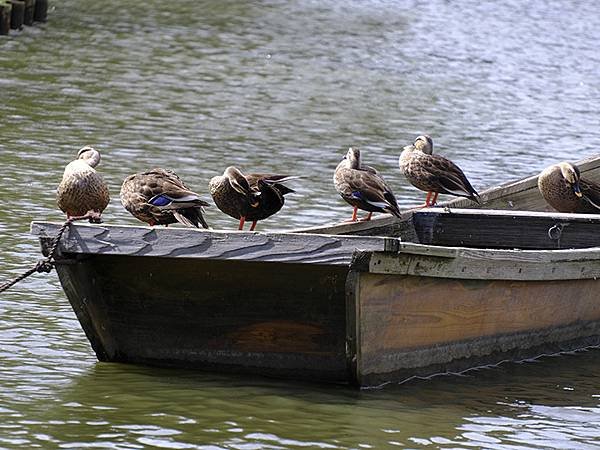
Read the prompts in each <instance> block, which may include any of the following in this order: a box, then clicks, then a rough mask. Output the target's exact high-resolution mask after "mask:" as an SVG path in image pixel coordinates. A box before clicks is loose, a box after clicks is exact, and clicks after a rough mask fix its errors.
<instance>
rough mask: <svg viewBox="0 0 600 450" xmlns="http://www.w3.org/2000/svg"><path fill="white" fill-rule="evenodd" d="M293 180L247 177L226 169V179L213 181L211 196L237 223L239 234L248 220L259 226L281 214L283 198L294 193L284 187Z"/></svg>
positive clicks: (219, 177) (214, 178)
mask: <svg viewBox="0 0 600 450" xmlns="http://www.w3.org/2000/svg"><path fill="white" fill-rule="evenodd" d="M292 178H297V177H291V176H288V175H273V174H261V173H251V174H248V175H244V174H243V173H242V172H241V171H240V170H239V169H237V168H236V167H233V166H230V167H228V168H227V169H225V172H223V175H220V176H216V177H213V178H212V179H211V180H210V181H209V183H208V187H209V189H210V195H212V198H213V200H214V202H215V204H216V205H217V208H219V209H220V210H221V211H223V212H224V213H225V214H227V215H229V216H231V217H233V218H234V219H238V220H239V221H240V222H239V226H238V230H243V229H244V223H245V222H246V220H248V221H252V226H251V227H250V231H254V229H255V228H256V223H257V222H258V221H259V220H264V219H266V218H267V217H270V216H272V215H273V214H275V213H276V212H278V211H279V210H280V209H281V208H282V207H283V204H284V203H285V199H284V195H286V194H289V193H291V192H294V190H293V189H290V188H288V187H287V186H285V185H284V184H283V183H284V182H286V181H287V180H290V179H292Z"/></svg>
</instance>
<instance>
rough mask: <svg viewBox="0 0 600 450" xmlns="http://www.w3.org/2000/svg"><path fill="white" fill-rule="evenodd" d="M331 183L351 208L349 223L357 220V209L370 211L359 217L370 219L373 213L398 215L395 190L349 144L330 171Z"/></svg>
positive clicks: (356, 149) (357, 150)
mask: <svg viewBox="0 0 600 450" xmlns="http://www.w3.org/2000/svg"><path fill="white" fill-rule="evenodd" d="M333 184H334V185H335V189H336V190H337V191H338V193H339V194H340V196H341V197H342V198H343V199H344V200H345V201H346V202H348V203H349V204H350V205H351V206H353V207H354V211H353V212H352V219H351V221H352V222H356V220H357V218H356V216H357V212H358V210H359V209H362V210H363V211H368V212H369V214H368V215H367V216H366V217H365V218H364V219H362V220H365V221H367V220H371V216H372V215H373V213H374V212H381V213H389V214H392V215H394V216H396V217H400V209H399V208H398V202H397V201H396V197H394V193H393V192H392V190H391V189H390V188H389V186H388V185H387V184H386V182H385V181H384V180H383V178H382V177H381V176H379V174H378V173H377V171H376V170H375V169H374V168H373V167H370V166H364V165H362V161H361V157H360V150H359V149H358V148H356V147H350V148H349V149H348V152H347V153H346V156H344V158H343V159H342V161H341V162H340V163H339V164H338V166H337V167H336V169H335V172H334V174H333Z"/></svg>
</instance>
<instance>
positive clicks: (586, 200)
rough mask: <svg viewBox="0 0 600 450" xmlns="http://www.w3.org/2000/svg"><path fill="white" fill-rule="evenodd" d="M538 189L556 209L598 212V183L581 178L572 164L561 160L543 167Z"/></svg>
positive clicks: (599, 186) (599, 210)
mask: <svg viewBox="0 0 600 450" xmlns="http://www.w3.org/2000/svg"><path fill="white" fill-rule="evenodd" d="M538 189H539V190H540V193H541V194H542V197H544V199H545V200H546V202H548V204H549V205H550V206H552V207H553V208H554V209H556V210H557V211H560V212H566V213H592V214H600V185H598V184H596V183H594V182H593V181H590V180H586V179H585V178H582V177H581V174H580V172H579V168H578V167H577V166H576V165H574V164H570V163H568V162H561V163H558V164H555V165H553V166H550V167H547V168H546V169H544V170H543V171H542V173H540V175H539V177H538Z"/></svg>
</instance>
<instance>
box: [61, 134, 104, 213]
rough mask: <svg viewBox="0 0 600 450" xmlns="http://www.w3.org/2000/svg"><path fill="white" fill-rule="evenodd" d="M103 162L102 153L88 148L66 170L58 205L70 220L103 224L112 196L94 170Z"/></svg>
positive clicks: (84, 148) (81, 151)
mask: <svg viewBox="0 0 600 450" xmlns="http://www.w3.org/2000/svg"><path fill="white" fill-rule="evenodd" d="M99 163H100V152H99V151H98V150H96V149H94V148H93V147H90V146H89V145H86V146H85V147H83V148H82V149H80V150H79V152H77V159H76V160H74V161H71V162H70V163H69V164H67V167H65V172H64V174H63V177H62V180H61V182H60V184H59V185H58V190H57V196H56V203H57V204H58V207H59V208H60V209H61V211H63V212H64V213H66V215H67V219H75V218H88V219H89V221H90V222H92V223H101V222H102V219H101V215H102V211H104V209H106V206H107V205H108V202H109V201H110V195H109V193H108V187H107V185H106V183H105V182H104V179H103V178H102V175H100V174H99V173H98V172H96V170H95V169H94V168H95V167H96V166H97V165H98V164H99Z"/></svg>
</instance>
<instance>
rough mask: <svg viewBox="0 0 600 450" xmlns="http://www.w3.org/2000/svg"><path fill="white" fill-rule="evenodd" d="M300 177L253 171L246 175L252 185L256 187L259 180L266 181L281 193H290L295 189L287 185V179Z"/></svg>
mask: <svg viewBox="0 0 600 450" xmlns="http://www.w3.org/2000/svg"><path fill="white" fill-rule="evenodd" d="M297 178H300V177H299V176H295V175H277V174H265V173H251V174H248V175H246V179H247V180H248V183H249V184H250V186H252V187H254V186H257V187H258V185H259V182H263V183H266V184H268V185H270V186H272V187H274V188H275V189H277V190H278V191H279V193H280V194H281V195H285V194H290V193H292V192H296V191H294V190H293V189H292V188H289V187H287V186H286V185H285V184H283V183H285V182H286V181H289V180H294V179H297Z"/></svg>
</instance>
